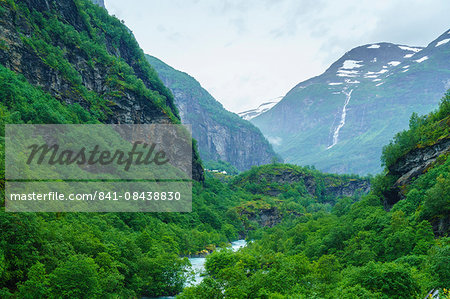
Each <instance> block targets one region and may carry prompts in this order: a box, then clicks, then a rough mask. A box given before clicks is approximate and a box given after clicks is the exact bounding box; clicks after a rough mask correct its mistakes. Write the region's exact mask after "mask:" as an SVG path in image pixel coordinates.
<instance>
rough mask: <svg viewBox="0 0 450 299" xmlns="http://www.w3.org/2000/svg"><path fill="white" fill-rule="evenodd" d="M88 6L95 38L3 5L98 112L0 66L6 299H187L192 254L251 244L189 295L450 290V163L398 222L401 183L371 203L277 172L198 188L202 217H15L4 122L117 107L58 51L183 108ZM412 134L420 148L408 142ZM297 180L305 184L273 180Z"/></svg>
mask: <svg viewBox="0 0 450 299" xmlns="http://www.w3.org/2000/svg"><path fill="white" fill-rule="evenodd" d="M76 3H77V5H78V7H79V9H80V11H81V14H82V15H83V19H84V21H85V24H84V25H85V26H86V27H87V28H88V30H87V33H86V32H82V31H81V32H80V31H77V30H74V29H73V27H71V26H69V25H67V24H65V23H64V22H61V21H60V20H58V17H55V16H53V17H52V16H51V15H46V14H41V13H37V12H30V11H27V10H26V7H25V6H24V5H23V4H22V3H18V4H16V3H15V2H14V1H13V0H7V1H0V4H1V5H0V8H1V9H0V13H5V7H8V9H13V10H14V11H16V12H17V13H18V14H20V15H22V16H26V19H27V20H28V21H29V23H30V24H31V26H32V27H33V28H34V31H33V34H32V35H29V36H24V42H25V43H27V44H28V45H29V46H30V47H32V48H33V49H34V50H35V51H36V52H39V53H40V54H42V55H41V58H42V60H43V61H44V62H45V63H47V64H48V65H50V66H51V67H52V68H55V69H57V70H58V71H59V72H61V74H63V77H64V78H65V79H66V80H68V81H69V82H71V84H72V85H73V86H74V88H75V89H76V90H77V91H78V92H79V93H80V94H81V95H82V98H83V99H85V100H86V101H87V102H88V103H90V104H91V106H90V108H91V109H90V110H89V111H88V110H85V109H84V108H83V107H82V106H81V105H79V104H72V105H69V104H65V103H62V102H60V101H58V100H57V99H55V98H53V97H51V96H50V95H49V94H47V93H45V92H44V91H42V90H41V89H40V88H37V87H35V86H32V85H30V84H29V83H28V82H27V81H26V80H25V78H24V77H23V76H20V75H17V74H16V73H14V72H12V71H10V70H8V69H6V68H5V67H3V66H0V132H1V134H0V138H1V140H0V141H1V142H0V205H1V208H0V297H1V298H9V297H11V298H48V297H52V298H105V297H111V298H115V297H139V296H159V295H170V294H176V293H178V292H180V291H182V290H183V287H184V285H185V281H186V280H187V279H189V276H190V273H189V271H188V268H187V266H188V261H187V259H186V258H183V256H186V255H189V254H192V253H196V252H199V251H202V250H204V249H205V248H214V247H215V246H218V245H223V243H224V242H229V241H231V240H235V239H237V238H238V237H239V236H243V235H247V236H248V237H249V239H251V240H253V242H251V243H250V245H249V246H247V247H246V248H244V249H242V250H240V251H239V252H237V253H233V252H231V251H229V250H220V251H216V252H214V253H213V254H211V255H210V256H209V257H208V260H207V264H206V270H207V277H206V278H205V279H204V280H203V282H202V283H201V284H200V285H198V286H196V287H190V288H186V289H185V290H184V291H183V293H182V294H181V297H185V298H223V297H228V298H258V297H259V298H283V297H300V298H311V297H312V298H314V297H315V298H411V297H424V295H425V294H426V293H427V292H428V291H429V290H431V289H433V288H444V287H448V286H449V284H450V283H449V282H450V269H449V265H450V261H449V256H450V242H449V241H450V240H449V238H448V235H447V236H443V237H440V238H435V235H434V234H433V227H432V225H431V223H435V222H434V221H435V220H436V219H438V220H439V219H443V218H444V217H446V216H448V214H449V212H450V207H449V202H450V199H449V194H450V192H449V191H450V190H449V186H450V177H449V167H450V162H449V160H448V156H443V157H440V159H439V160H438V162H437V163H436V164H435V165H433V167H431V168H430V169H429V170H428V171H427V173H426V174H424V175H422V176H420V177H419V178H418V179H417V180H415V181H414V182H413V183H412V184H411V185H410V186H408V190H406V191H407V193H406V198H405V199H404V200H402V201H400V202H398V203H397V204H395V205H394V206H393V207H392V209H391V210H390V211H386V210H385V209H384V207H383V205H382V203H381V202H382V201H381V195H382V194H383V190H385V189H386V188H389V184H391V183H392V182H391V181H390V180H389V177H381V176H380V177H377V178H376V179H375V180H374V191H373V192H372V193H371V194H369V195H365V196H363V198H362V199H361V200H359V199H360V198H359V196H358V195H356V196H355V197H353V198H340V199H338V198H335V197H330V195H329V194H327V193H326V192H325V190H326V188H327V187H336V186H344V185H345V184H348V183H349V182H350V181H351V180H356V179H359V178H357V177H353V176H334V175H325V174H321V173H320V172H318V171H316V170H314V169H311V168H306V167H305V168H302V167H297V166H293V165H282V164H273V165H269V166H263V167H257V168H254V169H252V170H250V171H249V172H245V173H242V174H240V175H238V176H236V178H234V179H233V180H232V181H230V182H222V181H220V180H217V179H215V178H212V177H210V178H208V179H207V180H206V181H205V182H204V183H194V187H193V212H192V213H160V214H158V213H6V212H5V211H4V183H5V181H4V125H5V124H7V123H98V122H99V121H101V120H102V119H103V118H104V117H105V115H104V113H108V109H107V107H108V105H109V104H110V103H108V102H107V101H105V100H104V99H103V98H101V97H99V96H98V94H94V93H91V92H90V91H87V90H86V89H85V88H84V87H83V86H82V84H80V80H81V77H80V74H79V73H78V72H77V71H76V70H75V69H74V68H73V66H72V65H71V64H70V63H68V60H67V57H66V56H65V51H64V50H62V49H61V48H60V47H59V46H56V44H54V42H59V43H60V44H64V45H71V46H74V47H79V48H80V50H81V51H84V52H85V55H87V57H89V58H91V61H92V63H93V64H95V63H99V62H101V63H106V64H108V65H110V66H111V69H110V70H111V72H110V75H109V82H110V84H111V86H113V87H114V88H113V90H114V92H116V93H118V94H120V92H121V91H123V90H124V89H127V90H132V91H134V92H136V93H138V94H139V95H142V96H144V97H146V98H148V99H150V100H152V101H153V102H155V103H157V105H159V106H160V107H162V109H169V108H167V107H170V106H171V105H172V102H171V101H172V100H171V99H172V98H171V95H170V93H168V91H167V90H166V89H165V87H164V86H163V85H162V83H161V82H160V81H159V79H157V76H156V74H155V73H154V71H153V70H152V69H151V68H150V67H149V66H148V64H147V63H146V62H145V60H144V58H143V54H142V52H141V50H140V49H139V48H138V47H137V44H136V41H135V40H134V38H132V35H131V34H130V33H129V31H128V30H126V28H125V27H124V26H122V25H121V24H120V22H119V21H118V20H117V19H114V18H110V17H108V16H107V13H106V12H105V11H104V10H102V9H101V8H97V7H95V6H93V5H91V4H89V3H88V2H86V1H81V0H80V1H76ZM106 35H108V38H109V39H111V38H112V40H114V41H116V42H117V43H120V42H124V43H128V44H130V45H132V44H135V47H132V48H133V49H134V50H135V52H134V53H132V55H133V57H135V63H136V65H137V69H140V70H141V71H142V72H144V73H145V74H146V75H145V76H146V77H147V78H151V79H150V82H151V83H150V85H151V86H148V87H146V86H145V84H144V83H143V81H142V80H140V79H138V76H137V75H136V74H135V71H134V70H132V69H131V68H130V67H129V65H127V64H126V63H124V62H123V61H121V59H120V58H117V57H115V56H113V55H110V54H108V53H109V52H107V50H106V48H105V46H104V39H105V38H106ZM4 47H7V45H5V44H3V43H2V44H0V48H4ZM149 87H152V88H149ZM122 88H123V89H122ZM448 107H449V106H448V95H447V96H446V98H445V99H444V100H443V102H442V104H441V107H440V110H438V111H437V112H435V113H434V114H432V115H431V116H429V117H424V118H419V117H416V116H414V117H413V118H412V121H411V123H412V125H411V130H410V131H407V132H404V133H402V134H404V136H406V137H397V138H396V140H395V141H394V142H393V143H392V144H391V145H389V146H388V147H387V148H386V149H385V152H384V157H385V161H386V162H385V163H386V165H389V163H392V162H393V161H395V160H396V159H397V158H398V157H399V156H400V155H401V154H404V153H405V152H407V151H408V150H410V149H411V148H413V147H414V146H417V145H418V144H420V145H421V146H426V145H429V144H433V143H434V142H436V141H437V140H438V139H439V138H442V136H444V137H445V136H447V135H448V114H449V110H448ZM170 108H172V107H170ZM172 111H174V113H175V114H176V111H175V110H174V109H172ZM416 135H418V136H416ZM422 135H423V136H425V137H420V136H422ZM399 136H400V135H399ZM402 136H403V135H402ZM408 136H409V137H414V138H416V139H413V140H415V141H414V142H413V143H411V144H410V143H405V142H407V141H406V140H408V138H409V137H408ZM392 153H394V154H392ZM387 161H391V162H387ZM286 171H288V172H290V173H295V174H299V176H298V177H301V178H303V179H300V180H296V181H295V182H286V183H283V182H275V183H273V182H268V181H267V178H268V177H274V176H277V175H278V174H280V173H283V172H284V173H285V172H286ZM386 178H387V179H386ZM274 191H275V193H276V195H275V193H273V192H274ZM262 210H266V211H272V210H276V211H279V212H280V213H279V215H281V219H280V221H281V223H279V224H278V225H275V226H274V227H271V228H269V227H261V226H260V225H259V223H258V222H257V221H254V220H251V219H250V218H249V216H251V215H254V214H257V213H258V212H260V211H262ZM430 221H431V223H430Z"/></svg>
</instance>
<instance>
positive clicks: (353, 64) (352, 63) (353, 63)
mask: <svg viewBox="0 0 450 299" xmlns="http://www.w3.org/2000/svg"><path fill="white" fill-rule="evenodd" d="M360 62H363V61H362V60H346V61H344V63H343V64H342V68H343V69H354V68H358V67H362V66H364V65H363V64H359V63H360Z"/></svg>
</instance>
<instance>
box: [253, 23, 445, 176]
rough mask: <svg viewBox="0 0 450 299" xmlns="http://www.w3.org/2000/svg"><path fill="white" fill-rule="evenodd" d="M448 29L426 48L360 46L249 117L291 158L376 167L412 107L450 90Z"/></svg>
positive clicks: (423, 106) (352, 168) (427, 106)
mask: <svg viewBox="0 0 450 299" xmlns="http://www.w3.org/2000/svg"><path fill="white" fill-rule="evenodd" d="M449 32H450V31H446V32H445V33H444V34H442V35H441V36H440V37H438V38H437V39H436V40H434V41H432V42H431V43H430V44H429V45H428V46H427V47H417V46H407V45H397V44H392V43H385V42H382V43H374V44H368V45H363V46H360V47H357V48H354V49H352V50H351V51H348V52H347V53H345V54H344V55H343V56H342V57H341V58H340V59H338V60H337V61H336V62H335V63H333V64H332V65H331V66H330V67H329V68H328V69H327V70H326V71H325V72H324V73H323V74H322V75H320V76H317V77H314V78H311V79H309V80H306V81H304V82H301V83H299V84H298V85H297V86H295V87H294V88H293V89H292V90H290V91H289V92H288V93H287V94H286V96H285V97H283V99H282V100H281V101H280V102H279V103H278V104H276V105H275V106H273V107H272V108H271V109H269V110H267V111H265V112H263V113H261V114H260V115H258V116H256V117H254V118H252V119H251V122H252V123H254V124H255V125H256V126H257V127H259V128H260V129H261V131H262V132H263V134H264V135H265V136H266V138H267V139H268V140H269V141H271V142H272V144H273V146H274V148H275V150H276V151H277V152H278V153H279V154H281V156H282V158H284V159H285V160H286V162H290V163H295V164H303V165H304V164H309V165H311V164H313V165H315V166H316V167H317V168H319V169H321V170H325V171H329V172H338V173H340V172H347V173H349V172H353V173H359V174H366V173H376V172H378V171H380V170H381V165H380V161H379V157H380V155H381V150H382V146H383V145H384V144H386V143H388V142H389V140H390V139H391V138H392V137H393V136H394V134H395V133H396V132H398V131H400V130H403V129H405V128H406V127H407V126H408V122H409V118H410V116H411V114H412V113H413V112H417V113H419V114H425V113H428V112H430V111H431V110H433V109H435V108H436V107H437V104H438V103H439V101H440V99H441V98H442V96H443V95H444V93H445V92H446V90H447V89H449V88H450V33H449Z"/></svg>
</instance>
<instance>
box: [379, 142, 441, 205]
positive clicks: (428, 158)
mask: <svg viewBox="0 0 450 299" xmlns="http://www.w3.org/2000/svg"><path fill="white" fill-rule="evenodd" d="M449 153H450V138H445V139H442V140H440V141H438V142H437V143H435V144H433V145H431V146H427V147H422V148H415V149H413V150H412V151H410V152H408V153H407V154H406V155H404V156H402V157H401V158H400V159H398V161H396V163H394V164H393V165H392V166H391V167H389V169H388V170H389V174H391V175H393V176H395V177H397V178H398V179H397V180H396V182H395V184H394V188H393V189H392V190H390V192H389V194H386V197H385V198H386V205H387V207H391V206H392V205H394V204H395V203H396V202H398V201H399V200H401V199H403V197H404V194H403V193H402V189H403V187H404V186H406V185H408V184H410V183H411V182H412V181H413V180H414V179H415V178H417V177H418V176H420V175H421V174H423V173H425V172H426V171H427V170H428V169H429V168H430V167H431V166H432V165H433V164H434V163H435V162H436V160H437V159H438V157H439V156H441V155H446V154H449Z"/></svg>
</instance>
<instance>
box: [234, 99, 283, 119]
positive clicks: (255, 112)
mask: <svg viewBox="0 0 450 299" xmlns="http://www.w3.org/2000/svg"><path fill="white" fill-rule="evenodd" d="M282 98H283V97H282V96H280V97H276V98H275V99H272V100H270V101H268V102H265V103H262V104H261V105H259V106H258V108H256V109H250V110H247V111H243V112H240V113H238V115H239V116H240V117H242V118H243V119H245V120H251V119H252V118H255V117H257V116H259V115H260V114H263V113H264V112H266V111H268V110H270V109H271V108H272V107H273V106H275V105H276V104H277V103H278V102H279V101H281V99H282Z"/></svg>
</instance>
